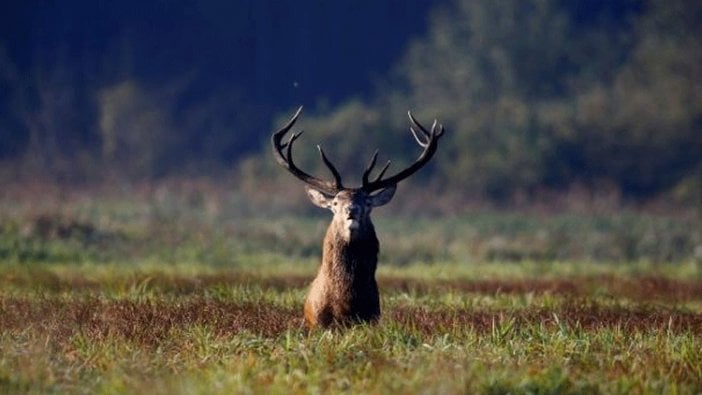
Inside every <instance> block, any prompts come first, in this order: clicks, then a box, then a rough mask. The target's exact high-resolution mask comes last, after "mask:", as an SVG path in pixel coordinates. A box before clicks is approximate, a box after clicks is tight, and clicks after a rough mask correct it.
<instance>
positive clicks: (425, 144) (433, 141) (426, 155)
mask: <svg viewBox="0 0 702 395" xmlns="http://www.w3.org/2000/svg"><path fill="white" fill-rule="evenodd" d="M407 115H408V116H409V119H410V123H411V126H410V132H412V136H413V137H414V139H415V140H416V141H417V144H419V146H420V147H422V148H423V150H422V153H421V154H420V155H419V157H418V158H417V159H416V160H415V161H414V163H412V165H410V166H409V167H407V168H406V169H404V170H402V171H400V172H399V173H397V174H395V175H394V176H391V177H389V178H387V179H382V177H383V175H384V174H385V170H387V168H388V166H389V165H390V162H388V164H386V165H385V168H383V170H382V171H381V173H380V174H379V175H378V177H376V179H375V180H374V181H373V182H366V181H367V176H366V175H365V174H364V183H363V186H362V188H363V189H364V190H365V191H367V192H373V191H377V190H379V189H383V188H388V187H390V186H392V185H396V184H397V183H399V182H400V181H402V180H404V179H405V178H407V177H409V176H411V175H412V174H414V173H415V172H417V171H418V170H419V169H421V168H422V167H423V166H424V165H426V164H427V162H429V160H430V159H431V158H432V156H434V153H435V152H436V147H437V144H438V141H439V138H440V137H441V136H442V135H443V134H444V127H443V126H441V125H440V124H439V123H438V121H437V120H434V123H433V124H432V127H431V131H427V130H426V129H425V128H424V126H422V124H421V123H419V121H417V120H416V119H415V118H414V116H412V113H411V112H410V111H408V112H407ZM417 130H419V133H418V132H417ZM419 134H422V136H423V137H424V138H425V139H426V141H423V139H422V138H420V137H419ZM374 161H375V160H374ZM374 161H373V162H374ZM373 164H374V163H373Z"/></svg>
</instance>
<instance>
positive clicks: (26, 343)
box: [0, 185, 702, 394]
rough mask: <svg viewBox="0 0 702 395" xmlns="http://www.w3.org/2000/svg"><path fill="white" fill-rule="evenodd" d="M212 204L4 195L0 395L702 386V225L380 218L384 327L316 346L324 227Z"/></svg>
mask: <svg viewBox="0 0 702 395" xmlns="http://www.w3.org/2000/svg"><path fill="white" fill-rule="evenodd" d="M203 188H204V190H199V189H198V188H194V189H192V190H189V189H187V188H185V190H184V192H183V191H180V192H179V191H178V190H175V191H173V190H165V191H159V190H158V189H156V190H151V189H148V188H147V189H146V191H144V190H138V189H137V190H127V191H126V192H122V193H116V194H113V192H114V191H112V190H110V191H108V192H109V193H106V194H104V193H103V194H101V193H99V192H98V193H87V194H82V193H72V194H71V193H67V194H66V195H64V194H62V193H35V191H34V190H32V189H31V188H30V189H29V190H28V191H24V190H20V191H19V192H12V193H14V195H11V194H9V192H5V193H8V195H5V196H0V393H3V394H4V393H47V394H49V393H70V394H80V393H86V394H100V393H105V394H114V393H151V394H160V393H163V394H192V393H203V394H211V393H222V394H231V393H281V394H289V393H337V392H346V393H437V394H439V393H440V394H445V393H486V394H504V393H517V394H520V393H523V394H546V393H548V394H551V393H557V394H562V393H566V394H567V393H588V394H589V393H621V394H629V393H655V394H658V393H684V394H686V393H700V392H702V255H700V254H702V233H701V232H702V220H701V219H700V217H699V215H697V216H695V215H691V214H690V213H685V212H682V213H681V212H678V213H674V214H651V213H645V212H637V211H634V210H610V211H606V212H594V213H580V214H575V213H549V214H545V213H540V212H526V213H519V212H499V211H485V212H477V211H476V212H469V211H466V212H462V213H461V214H460V215H458V216H451V217H440V216H438V217H431V216H428V215H426V216H423V217H419V218H415V217H410V216H408V215H406V214H405V215H400V214H397V213H392V212H383V211H382V210H378V212H377V213H375V216H376V219H375V222H376V228H377V231H378V235H379V238H380V239H381V250H382V253H381V257H380V268H379V272H378V280H379V285H380V292H381V298H382V300H381V304H382V310H383V317H382V319H381V321H380V322H379V323H378V324H377V325H372V326H358V327H354V328H351V329H348V330H344V331H316V332H313V333H306V332H305V331H304V330H303V329H302V303H303V301H304V298H305V294H306V291H307V286H308V284H309V282H310V281H311V279H312V277H313V275H314V271H315V268H316V265H317V262H318V261H319V250H320V244H321V239H322V235H323V232H324V229H325V226H326V224H327V221H328V217H326V216H321V215H300V216H292V215H291V214H290V211H289V210H288V211H285V210H282V209H281V210H280V212H278V211H275V210H273V211H265V212H260V211H258V209H259V208H260V206H255V205H251V204H250V203H248V202H247V201H246V199H244V198H243V197H241V196H238V195H237V194H236V193H232V194H227V193H222V192H221V191H218V190H214V191H210V190H209V189H207V188H212V186H211V185H210V186H206V187H203ZM276 210H277V209H276ZM299 212H300V213H303V212H304V210H300V211H299ZM311 212H312V211H309V212H308V213H307V214H309V213H311ZM315 212H316V211H315Z"/></svg>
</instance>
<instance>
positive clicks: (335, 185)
mask: <svg viewBox="0 0 702 395" xmlns="http://www.w3.org/2000/svg"><path fill="white" fill-rule="evenodd" d="M301 112H302V106H300V108H298V109H297V111H296V112H295V115H293V117H292V118H290V121H288V123H287V124H286V125H285V126H283V128H282V129H280V130H278V131H277V132H275V133H273V136H271V142H272V144H273V156H274V157H275V160H276V161H277V162H278V163H279V164H280V165H281V166H283V167H284V168H286V169H287V170H288V171H289V172H290V173H291V174H292V175H294V176H295V177H297V178H299V179H300V180H302V181H303V182H305V183H306V184H307V185H310V186H312V187H314V188H316V189H319V190H320V191H322V192H326V193H328V194H330V195H336V194H337V193H338V192H339V191H341V190H342V189H344V186H343V184H342V183H341V175H339V172H338V171H337V170H336V168H335V167H334V165H333V164H332V163H331V162H330V161H329V159H328V158H327V156H326V155H325V154H324V151H323V150H322V147H320V146H319V145H318V146H317V149H318V150H319V155H320V156H321V157H322V162H324V164H325V165H326V166H327V167H328V168H329V171H331V173H332V175H333V176H334V181H326V180H322V179H320V178H317V177H314V176H311V175H309V174H307V173H305V172H304V171H302V170H300V169H299V168H298V167H297V166H295V163H294V162H293V157H292V146H293V143H294V142H295V140H297V138H298V137H300V136H301V135H302V133H303V132H302V131H299V132H297V133H296V132H293V133H292V134H291V135H290V138H289V139H288V141H287V142H285V143H284V142H282V140H283V137H285V135H286V134H287V133H288V131H289V130H290V129H291V128H292V127H293V125H294V124H295V121H297V117H298V116H299V115H300V113H301Z"/></svg>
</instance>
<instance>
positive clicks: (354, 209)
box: [346, 205, 361, 218]
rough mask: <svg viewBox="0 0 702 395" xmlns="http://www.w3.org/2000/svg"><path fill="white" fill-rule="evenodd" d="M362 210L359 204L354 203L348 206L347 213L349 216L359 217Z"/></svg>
mask: <svg viewBox="0 0 702 395" xmlns="http://www.w3.org/2000/svg"><path fill="white" fill-rule="evenodd" d="M360 212H361V207H359V206H357V205H352V206H349V207H347V208H346V213H347V214H348V215H349V217H352V218H356V217H358V214H359V213H360Z"/></svg>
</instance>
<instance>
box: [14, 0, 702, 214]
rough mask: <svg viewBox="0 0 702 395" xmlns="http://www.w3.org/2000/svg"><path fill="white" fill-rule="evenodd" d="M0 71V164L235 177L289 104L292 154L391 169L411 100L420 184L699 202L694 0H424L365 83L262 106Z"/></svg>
mask: <svg viewBox="0 0 702 395" xmlns="http://www.w3.org/2000/svg"><path fill="white" fill-rule="evenodd" d="M359 45H363V43H360V44H359ZM0 59H1V57H0ZM281 61H282V62H303V63H304V61H305V60H304V59H294V58H293V59H291V58H289V57H287V58H284V59H281ZM6 63H7V62H6ZM2 70H4V73H3V75H1V76H0V80H2V81H3V82H2V84H4V86H5V87H10V88H13V89H9V90H5V91H4V93H2V95H5V100H6V101H12V102H14V103H15V104H16V105H15V106H14V107H13V108H14V110H12V111H19V113H18V114H17V116H15V117H14V118H13V119H15V120H16V124H15V125H13V126H12V127H13V128H14V129H13V130H24V131H25V133H24V134H22V136H26V138H24V139H17V140H15V141H10V142H4V143H3V144H4V146H5V151H6V152H5V154H4V156H3V157H2V158H1V159H2V160H3V165H2V172H3V173H4V174H1V176H3V177H6V178H7V177H18V176H22V175H26V174H34V173H35V172H36V171H41V170H42V169H52V171H51V172H50V174H49V175H50V176H53V177H59V178H67V179H80V180H97V179H100V178H102V177H104V176H105V175H106V174H108V175H112V176H118V177H122V178H126V179H152V178H159V177H164V176H169V175H180V174H184V173H187V172H191V173H193V174H218V173H220V172H222V171H226V170H227V169H232V168H235V169H238V170H239V172H238V174H239V175H240V176H241V179H242V180H249V182H250V181H251V180H254V179H255V180H257V181H256V182H264V181H266V180H273V181H278V180H281V179H283V178H287V177H289V176H288V175H286V174H284V172H283V171H281V170H280V169H278V168H276V167H275V164H274V163H273V161H272V158H271V157H270V154H269V152H270V148H269V142H268V138H269V135H270V133H271V131H272V130H273V129H275V128H277V127H279V126H280V125H281V124H282V123H283V122H284V120H285V119H286V118H287V117H289V116H290V115H291V114H292V112H293V111H294V108H295V107H296V106H297V105H300V104H305V105H306V109H305V113H304V115H303V117H302V118H301V119H300V121H298V126H299V127H300V128H303V129H304V130H306V131H307V134H306V135H305V136H304V137H302V139H301V140H299V141H298V143H297V146H296V147H297V150H296V152H295V156H296V159H297V162H298V163H299V164H300V165H301V166H303V167H304V168H305V169H309V170H310V171H315V172H318V173H317V174H320V175H321V174H326V173H324V172H325V169H324V167H323V165H322V164H321V161H319V159H318V157H317V153H316V150H315V149H314V145H316V144H317V143H321V144H322V145H323V146H324V147H325V148H326V150H327V151H328V153H329V154H330V156H331V157H332V158H333V161H334V162H335V163H336V164H337V166H338V167H339V168H340V170H341V171H342V172H343V174H345V175H346V178H350V179H353V180H357V179H358V177H360V172H361V171H362V169H363V167H364V166H365V164H366V162H367V161H368V159H369V158H370V156H371V154H372V152H373V151H374V149H375V148H380V150H381V159H382V160H386V159H392V160H393V166H392V167H391V169H390V172H392V170H393V169H395V170H397V169H399V168H400V167H401V166H402V165H403V164H406V163H408V162H409V161H411V160H413V159H414V157H415V155H417V152H418V147H416V144H415V142H414V140H413V139H412V138H411V136H410V134H409V132H408V131H407V126H408V122H407V118H406V115H405V114H406V111H407V109H412V111H413V112H414V114H415V115H416V116H417V118H418V119H420V121H423V122H424V123H425V124H426V126H427V127H428V126H430V124H431V120H432V119H433V118H438V119H439V120H440V121H441V122H442V123H443V124H444V125H445V126H446V128H447V130H448V133H447V134H446V136H445V137H444V140H443V141H442V144H441V146H440V148H439V153H438V154H437V157H436V158H435V160H434V163H432V164H431V166H429V167H428V168H427V169H424V170H423V171H422V172H421V173H420V174H419V175H417V177H416V179H417V180H414V181H413V182H415V183H420V184H421V185H429V186H431V187H433V188H435V189H436V190H442V191H446V193H452V194H454V195H460V196H470V197H471V198H477V199H489V200H497V201H514V200H520V199H527V200H528V199H530V198H532V197H537V196H539V195H540V194H543V193H550V192H553V191H556V192H558V191H569V190H570V191H572V190H573V189H583V190H588V191H607V193H613V194H615V195H618V196H622V197H624V198H631V199H636V200H647V199H671V198H672V199H677V200H678V201H679V202H682V203H699V202H700V201H702V2H699V1H696V0H638V1H637V0H613V1H596V0H592V1H564V0H500V1H495V0H455V1H452V2H448V3H437V4H436V5H435V6H434V8H433V9H432V11H431V17H430V18H429V24H428V26H427V29H426V33H425V34H424V35H423V36H421V37H419V38H417V39H414V40H412V42H411V43H410V45H409V46H407V50H406V51H405V53H404V54H403V55H402V56H401V57H400V59H399V60H398V61H397V63H396V64H395V66H394V67H393V68H392V70H391V71H390V72H389V73H388V74H387V75H384V76H382V77H379V78H378V79H377V81H376V86H375V88H374V89H372V92H370V93H367V94H364V95H363V96H362V97H361V96H359V97H355V98H351V99H346V100H342V101H340V102H339V104H336V103H332V104H330V103H329V102H327V101H325V100H321V99H320V100H319V101H318V102H316V103H314V102H313V103H296V102H291V103H289V109H288V110H287V111H282V112H281V111H278V116H276V117H273V118H274V119H270V118H271V117H267V118H266V117H262V116H261V114H264V113H265V112H261V111H259V109H260V108H259V107H257V106H254V105H251V106H248V107H247V104H246V103H247V100H246V99H247V92H239V93H238V94H237V95H232V94H231V92H230V91H226V90H221V91H213V92H211V93H210V94H209V96H203V95H196V94H195V93H194V92H193V88H192V87H191V86H188V84H187V83H186V82H184V81H186V80H187V78H186V77H184V79H183V81H176V82H172V83H170V84H165V85H159V87H158V89H156V88H154V86H150V85H148V84H144V83H142V82H140V81H138V80H134V79H130V78H123V79H115V80H114V81H113V82H112V83H110V84H105V85H101V86H99V88H97V89H89V90H87V93H86V92H83V91H82V89H83V88H81V87H80V86H76V85H75V84H73V83H72V81H71V78H70V76H71V72H70V70H61V69H54V70H51V73H49V74H47V75H42V76H39V77H38V78H36V79H35V80H34V81H35V82H37V83H32V84H29V85H26V84H25V85H23V86H21V87H20V89H16V86H14V85H12V84H13V81H17V78H16V76H13V75H12V67H8V66H7V64H5V67H4V68H2ZM338 78H341V79H343V78H344V77H343V75H342V76H338ZM330 89H332V88H330ZM195 90H196V89H195ZM10 96H11V97H10ZM193 97H195V98H197V100H194V99H193ZM202 97H207V99H202ZM8 98H9V99H8ZM84 112H87V113H89V116H85V114H84ZM75 114H78V115H75ZM262 118H265V119H262ZM86 120H87V121H86ZM15 135H16V134H10V133H9V132H4V134H3V135H2V138H3V139H8V137H9V138H10V139H11V137H12V136H15ZM8 141H9V140H8ZM85 141H88V142H89V143H87V144H86V143H84V142H85ZM8 144H14V148H13V150H11V151H12V152H13V154H12V155H10V154H7V152H10V150H8V149H7V146H8ZM251 147H253V148H251ZM349 183H353V182H347V184H349ZM422 183H423V184H422Z"/></svg>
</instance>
